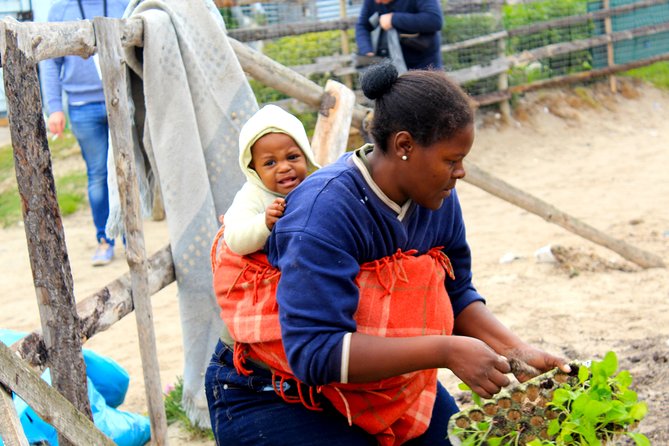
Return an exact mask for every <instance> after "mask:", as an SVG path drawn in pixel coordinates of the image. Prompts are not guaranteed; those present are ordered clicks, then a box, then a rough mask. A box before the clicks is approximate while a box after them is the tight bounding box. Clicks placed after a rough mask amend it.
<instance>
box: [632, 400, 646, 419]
mask: <svg viewBox="0 0 669 446" xmlns="http://www.w3.org/2000/svg"><path fill="white" fill-rule="evenodd" d="M647 413H648V406H647V405H646V403H644V402H641V403H636V404H635V405H634V406H632V408H631V409H630V417H631V418H633V419H634V420H641V419H642V418H643V417H645V416H646V414H647Z"/></svg>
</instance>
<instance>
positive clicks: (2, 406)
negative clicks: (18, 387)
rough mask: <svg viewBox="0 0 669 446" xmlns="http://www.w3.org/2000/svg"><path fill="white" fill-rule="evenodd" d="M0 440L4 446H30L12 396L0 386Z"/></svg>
mask: <svg viewBox="0 0 669 446" xmlns="http://www.w3.org/2000/svg"><path fill="white" fill-rule="evenodd" d="M0 438H2V441H3V442H4V444H5V446H30V445H29V444H28V439H27V438H26V435H25V434H24V433H23V427H22V426H21V420H19V416H18V414H17V413H16V407H14V401H12V394H11V391H9V389H7V388H5V386H4V385H0Z"/></svg>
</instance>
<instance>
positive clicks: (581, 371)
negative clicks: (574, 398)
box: [578, 366, 590, 384]
mask: <svg viewBox="0 0 669 446" xmlns="http://www.w3.org/2000/svg"><path fill="white" fill-rule="evenodd" d="M588 378H590V369H588V368H587V367H585V366H581V367H579V368H578V382H579V383H580V384H583V383H584V382H586V381H587V380H588Z"/></svg>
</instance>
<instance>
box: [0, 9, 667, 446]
mask: <svg viewBox="0 0 669 446" xmlns="http://www.w3.org/2000/svg"><path fill="white" fill-rule="evenodd" d="M142 26H143V25H142V21H141V20H140V19H106V18H96V19H94V20H93V21H88V20H83V21H78V22H64V23H30V22H26V23H19V22H16V21H14V20H10V19H5V20H4V21H2V22H0V56H1V60H2V68H3V70H4V82H5V91H6V94H7V102H8V114H9V122H10V129H11V136H12V145H13V148H14V160H15V167H16V176H17V183H18V189H19V194H20V196H21V200H22V204H23V217H24V224H25V230H26V235H27V243H28V251H29V256H30V263H31V268H32V270H33V277H34V285H35V290H36V294H37V298H38V305H39V308H40V319H41V327H42V328H41V331H39V330H35V331H34V332H33V333H31V334H30V335H28V336H27V337H25V338H23V339H22V340H21V341H19V342H17V343H16V344H14V345H13V346H12V348H11V349H9V348H7V347H5V346H4V345H0V435H2V437H3V439H4V441H5V444H7V445H25V444H27V441H26V439H25V436H24V435H23V433H22V431H21V429H20V423H19V422H18V420H17V418H16V412H15V411H14V408H13V405H12V401H11V397H10V396H9V395H10V394H11V392H15V393H16V394H17V395H19V396H20V397H22V398H23V399H24V400H25V401H26V402H27V403H28V405H30V406H31V407H32V408H33V409H34V410H35V412H36V413H37V414H38V415H39V416H40V417H41V418H42V419H44V420H45V421H46V422H48V423H51V424H52V425H53V426H54V427H55V428H56V430H57V431H58V432H59V440H60V441H62V444H82V445H90V444H96V445H104V444H113V443H112V442H111V440H109V439H108V438H107V437H105V436H104V435H103V434H102V433H100V432H99V431H98V430H97V429H96V428H95V426H94V425H93V423H92V422H91V420H90V417H91V410H90V406H89V402H88V399H87V392H86V377H85V371H84V370H85V369H84V363H83V356H82V353H81V345H82V344H83V343H84V342H85V341H86V340H87V339H89V338H91V337H92V336H94V335H95V334H96V333H98V332H100V331H103V330H105V329H107V328H109V326H111V325H112V324H113V323H115V322H117V321H118V320H120V319H121V318H123V317H124V316H126V315H128V314H129V313H130V312H132V311H133V310H134V311H135V312H136V317H137V324H138V335H139V337H140V354H141V357H142V366H143V370H144V381H145V386H146V397H147V402H148V407H149V417H150V420H151V432H152V442H153V444H159V445H162V444H167V434H166V432H167V429H166V420H165V412H164V406H163V401H162V389H161V386H160V378H159V368H158V362H157V358H156V346H155V337H154V333H153V322H152V314H151V304H150V297H151V296H152V295H153V294H155V293H157V292H158V291H159V290H161V289H162V288H164V287H165V286H167V285H168V284H170V283H171V282H173V281H174V280H175V276H174V269H173V268H174V266H173V261H172V257H171V253H170V249H169V247H166V248H164V249H162V250H160V251H159V252H157V253H155V254H154V255H152V256H151V257H150V258H147V254H146V252H145V248H144V238H143V233H142V221H141V217H140V213H139V194H138V186H137V181H136V179H135V173H134V165H135V164H134V160H133V150H132V149H133V147H132V144H133V142H132V138H131V137H130V134H129V132H130V128H131V116H130V115H129V107H128V98H127V90H126V88H125V87H126V79H125V76H126V75H127V73H126V68H125V62H124V56H123V51H122V49H123V46H141V45H142V38H143V28H142ZM230 43H231V45H232V47H233V50H234V51H235V53H236V55H237V57H238V59H239V61H240V63H241V66H242V68H243V69H244V71H245V72H246V73H247V74H249V75H250V76H252V77H253V78H255V79H256V80H257V81H259V82H261V83H264V84H266V85H268V86H270V87H272V88H275V89H277V90H279V91H281V92H283V93H284V94H286V95H288V96H291V97H293V98H296V99H297V100H299V101H301V102H303V103H305V104H308V105H310V106H312V107H314V108H319V107H320V106H321V105H323V104H329V105H328V107H329V109H330V110H334V109H336V108H337V107H338V106H340V107H342V108H348V109H349V110H350V113H349V116H348V119H342V120H340V121H339V122H340V124H341V123H343V124H342V125H345V126H346V127H347V128H348V127H349V126H350V125H352V126H354V127H358V128H363V129H364V127H365V126H366V122H367V120H368V119H369V116H370V110H369V109H368V108H366V107H364V106H362V105H360V104H354V103H353V99H352V98H353V96H352V95H346V94H344V95H341V96H340V95H338V94H337V93H336V92H332V91H331V90H328V89H327V86H326V89H324V88H322V87H320V86H319V85H317V84H315V83H314V82H312V81H310V80H308V79H306V78H305V77H303V76H301V75H300V74H299V73H298V72H296V71H295V70H292V69H290V68H287V67H285V66H282V65H280V64H278V63H276V62H275V61H273V60H271V59H269V58H267V57H265V56H263V55H262V54H260V53H258V52H256V51H254V50H251V49H250V48H248V47H247V46H245V45H244V44H242V43H241V42H239V41H237V40H235V39H233V38H230ZM95 52H97V53H98V54H99V56H100V66H101V71H102V78H103V84H104V89H105V98H106V102H107V104H108V117H109V122H110V134H111V138H112V143H113V149H114V157H115V160H116V163H117V164H116V170H117V173H118V179H119V192H120V197H121V205H122V209H123V214H124V225H125V234H126V239H127V246H126V257H127V261H128V265H129V273H128V274H126V275H124V276H122V277H120V278H118V279H116V280H115V281H113V282H111V283H110V284H108V285H107V286H106V287H105V288H103V289H102V290H100V291H98V292H96V293H94V294H93V295H92V296H89V297H88V298H86V299H83V300H80V302H79V303H78V304H76V305H75V299H74V295H73V283H72V275H71V271H70V266H69V261H68V256H67V249H66V246H65V237H64V232H63V225H62V219H61V216H60V212H59V209H58V204H57V201H56V195H55V185H54V178H53V173H52V166H51V159H50V155H49V148H48V143H47V133H46V128H45V123H44V119H43V113H42V105H41V99H40V91H39V81H38V78H37V69H36V65H37V63H38V62H39V61H40V60H44V59H47V58H53V57H60V56H65V55H79V56H83V57H89V56H91V55H92V54H94V53H95ZM609 68H612V67H609ZM337 104H339V105H337ZM346 104H348V105H346ZM327 114H328V113H324V115H327ZM335 115H336V114H331V116H335ZM319 119H320V117H319ZM333 125H335V126H336V124H333V123H332V122H331V123H328V124H326V125H324V126H323V129H325V130H323V133H322V134H321V133H320V132H316V135H315V139H317V140H318V139H319V138H322V141H320V142H318V141H316V142H315V144H314V147H315V148H316V147H320V150H319V152H320V151H323V150H329V148H330V146H331V145H341V144H342V141H341V138H340V136H341V133H342V132H341V131H330V132H328V129H332V128H334V127H333ZM317 129H318V124H317ZM319 159H321V160H323V162H328V161H330V160H331V159H332V156H328V155H327V154H325V155H323V157H322V158H319ZM467 169H468V175H467V178H466V181H468V182H470V183H471V184H474V185H476V186H478V187H480V188H483V189H484V190H486V191H488V192H490V193H492V194H494V195H496V196H498V197H500V198H502V199H505V200H507V201H510V202H512V203H514V204H516V205H518V206H520V207H522V208H524V209H526V210H528V211H530V212H533V213H535V214H537V215H539V216H541V217H542V218H544V219H545V220H547V221H550V222H553V223H556V224H558V225H560V226H562V227H564V228H566V229H568V230H570V231H572V232H574V233H576V234H578V235H581V236H582V237H585V238H588V239H589V240H592V241H594V242H595V243H599V244H601V245H603V246H605V247H607V248H609V249H611V250H613V251H615V252H617V253H619V254H620V255H621V256H623V257H624V258H626V259H628V260H630V261H632V262H634V263H636V264H638V265H640V266H642V267H644V268H648V267H662V266H664V264H663V262H662V260H661V259H660V258H659V257H658V256H656V255H654V254H651V253H648V252H645V251H642V250H639V249H637V248H635V247H634V246H631V245H629V244H627V243H625V242H623V241H621V240H616V239H613V238H611V237H609V236H607V235H606V234H603V233H601V232H600V231H598V230H596V229H595V228H592V227H591V226H588V225H587V224H585V223H582V222H580V221H578V220H576V219H575V218H573V217H571V216H569V215H567V214H566V213H564V212H561V211H560V210H558V209H556V208H555V207H553V206H551V205H549V204H548V203H545V202H544V201H542V200H540V199H538V198H536V197H533V196H531V195H529V194H527V193H525V192H523V191H521V190H519V189H517V188H514V187H513V186H511V185H509V184H508V183H505V182H503V181H501V180H499V179H497V178H494V177H492V176H491V175H489V174H487V173H486V172H484V171H482V170H480V169H479V168H477V167H476V166H474V165H472V164H468V165H467ZM15 353H16V354H15ZM17 354H18V355H17ZM47 365H48V366H49V367H50V369H51V376H52V382H53V388H51V387H49V386H46V385H45V384H44V383H43V382H42V381H41V380H40V378H39V376H38V374H37V373H36V372H35V369H37V370H38V371H39V370H41V369H43V368H44V367H46V366H47Z"/></svg>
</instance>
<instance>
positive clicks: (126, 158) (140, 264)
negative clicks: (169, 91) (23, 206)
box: [93, 17, 168, 445]
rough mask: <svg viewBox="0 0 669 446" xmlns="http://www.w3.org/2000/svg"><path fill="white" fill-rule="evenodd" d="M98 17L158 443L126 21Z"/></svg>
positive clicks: (160, 426) (156, 374) (156, 370)
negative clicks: (123, 29) (124, 43)
mask: <svg viewBox="0 0 669 446" xmlns="http://www.w3.org/2000/svg"><path fill="white" fill-rule="evenodd" d="M93 23H94V24H95V37H96V41H97V44H98V53H99V55H100V69H101V72H102V81H103V85H104V87H105V88H104V90H105V102H106V103H107V115H108V119H109V128H110V132H111V141H112V146H113V148H114V159H115V162H116V176H117V178H118V188H119V196H120V201H121V209H122V211H123V222H124V226H125V237H126V259H127V261H128V266H129V267H130V280H131V284H132V285H131V287H132V299H133V303H134V306H135V317H136V320H137V334H138V336H139V352H140V356H141V358H142V370H143V373H144V389H145V391H146V399H147V405H148V408H149V419H150V421H151V438H152V443H153V444H155V445H167V443H168V442H167V417H166V415H165V406H164V403H163V392H162V386H161V384H160V367H159V363H158V350H157V348H156V336H155V332H154V327H153V312H152V308H151V300H150V296H149V279H148V262H147V258H146V249H145V246H144V234H143V227H142V216H141V211H140V205H139V185H138V183H137V174H136V172H135V158H134V152H133V144H134V140H133V137H132V133H131V129H132V117H131V116H130V107H129V100H128V90H127V85H128V79H127V77H128V73H127V66H126V63H125V60H124V55H123V54H124V53H123V47H122V46H121V30H120V25H121V24H120V23H119V22H118V21H117V20H114V19H108V18H105V17H96V18H95V19H93Z"/></svg>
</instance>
